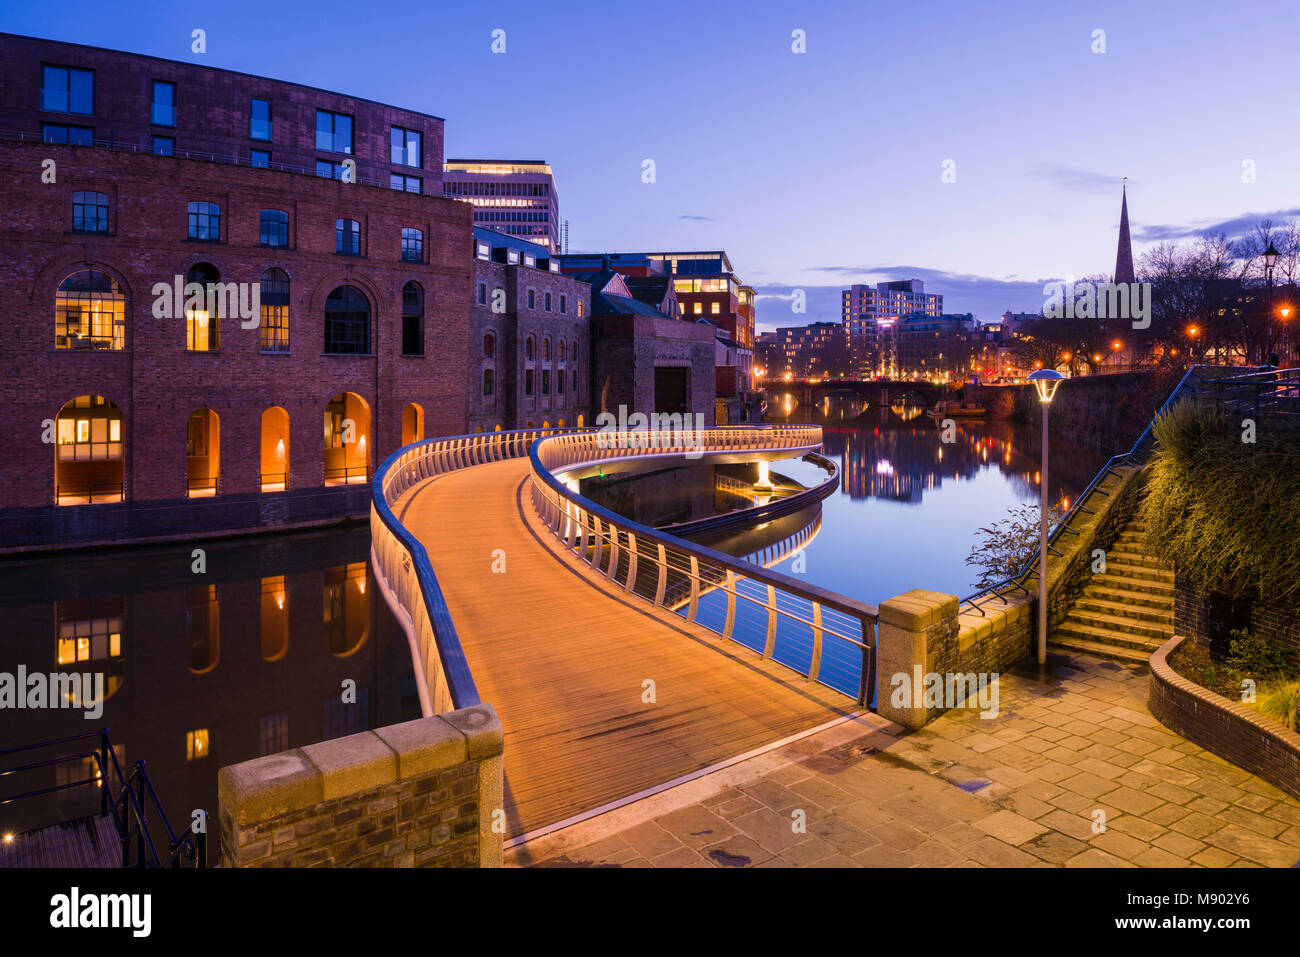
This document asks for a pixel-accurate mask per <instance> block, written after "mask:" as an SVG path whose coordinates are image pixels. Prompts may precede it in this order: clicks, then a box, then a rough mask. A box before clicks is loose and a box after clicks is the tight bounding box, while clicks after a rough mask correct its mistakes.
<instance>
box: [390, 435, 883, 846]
mask: <svg viewBox="0 0 1300 957" xmlns="http://www.w3.org/2000/svg"><path fill="white" fill-rule="evenodd" d="M680 438H681V437H680V433H678V434H669V433H662V435H660V434H656V433H648V435H647V434H643V435H642V442H641V444H639V445H638V444H635V443H634V444H630V445H626V446H615V447H607V446H613V443H612V442H610V441H609V440H608V437H607V436H604V435H602V434H601V433H599V432H596V431H594V430H578V431H568V432H556V431H553V430H552V431H545V432H541V431H526V432H499V433H491V434H481V435H474V436H464V437H460V438H455V439H435V440H430V441H427V442H422V443H417V444H416V445H412V446H407V447H405V448H403V449H401V450H399V451H398V452H396V453H394V454H393V455H392V456H391V457H390V458H389V459H388V460H387V461H386V462H385V463H384V464H383V466H381V468H380V469H379V471H378V473H377V475H376V478H375V482H374V500H373V508H372V514H371V527H372V533H373V545H372V557H373V559H374V567H375V570H376V577H377V579H378V581H379V585H380V587H381V589H382V590H383V591H384V594H385V597H386V599H387V600H388V602H389V605H390V606H391V607H392V608H393V611H394V613H395V614H396V616H397V617H398V619H399V621H400V622H401V624H402V625H403V627H404V629H405V630H406V632H407V635H408V637H409V638H410V639H411V642H412V652H413V656H414V658H415V660H416V662H417V667H416V672H417V678H418V683H419V685H420V696H421V706H422V708H423V710H424V713H425V714H426V715H431V714H438V713H444V712H447V711H451V710H455V709H460V708H466V707H472V706H475V705H478V704H480V703H481V702H486V703H490V704H491V705H492V706H493V707H494V708H495V709H496V711H497V713H498V715H499V716H500V719H501V724H502V726H503V728H504V732H505V743H504V808H503V810H504V812H505V823H506V832H505V836H506V837H507V838H508V839H512V843H514V842H518V841H519V840H521V839H525V838H527V837H528V836H530V835H533V834H537V833H541V832H545V831H548V830H552V829H554V828H555V827H557V826H561V825H563V824H564V823H566V822H568V821H569V820H571V819H573V818H576V817H580V816H582V815H584V814H587V813H590V812H592V811H594V810H596V809H599V808H602V807H606V806H609V805H611V804H617V803H620V802H622V801H624V800H627V799H630V798H632V797H633V796H636V795H639V794H644V793H646V792H647V791H653V790H656V789H660V788H662V787H663V786H666V785H667V784H668V783H669V782H674V781H676V780H679V779H682V778H684V777H688V776H690V775H692V774H695V773H698V772H701V771H702V770H703V769H706V768H709V767H711V766H714V765H716V764H718V763H720V762H724V761H729V760H731V759H735V758H737V757H739V756H741V755H744V754H746V753H748V752H752V751H755V750H758V749H761V748H765V747H768V746H771V745H773V744H774V743H776V742H777V741H780V740H782V739H786V738H789V737H792V736H795V735H798V734H802V733H805V732H808V731H810V730H811V729H813V728H816V727H819V726H821V725H823V724H826V723H827V722H829V721H832V720H836V719H838V718H839V717H840V716H843V715H845V714H849V713H853V712H856V711H858V710H860V709H861V708H862V707H863V703H864V702H865V701H866V700H867V697H868V696H867V695H865V694H864V693H863V689H864V688H868V687H872V686H873V685H874V677H873V675H872V674H871V672H872V665H871V660H872V659H871V654H872V648H873V644H874V636H875V622H876V609H875V608H874V607H873V606H869V605H866V604H862V603H858V602H856V601H852V600H850V599H846V598H844V597H843V596H840V595H835V594H833V593H830V592H825V591H823V590H821V589H818V588H816V587H815V586H812V585H810V584H808V583H807V582H804V581H801V580H798V579H795V578H792V577H789V576H785V575H782V574H779V573H776V572H772V571H770V570H768V569H766V568H764V564H771V563H775V561H777V560H780V558H782V557H784V555H785V554H788V552H789V551H790V550H794V549H797V548H798V547H801V546H802V545H803V544H806V541H807V540H808V539H809V538H810V537H811V536H812V535H813V534H815V533H816V528H817V526H818V523H819V521H820V513H819V509H818V508H817V507H816V506H815V505H814V504H811V503H810V504H809V505H808V507H807V509H806V510H805V511H804V512H803V513H800V514H797V515H790V514H785V516H784V517H783V518H775V519H773V521H772V524H773V526H774V527H776V528H779V529H781V531H780V534H781V535H782V536H784V537H783V538H782V540H780V541H774V542H770V543H769V544H767V545H766V546H764V547H763V548H761V549H760V552H759V554H757V555H755V556H753V557H754V558H756V561H753V562H751V561H745V560H741V559H736V558H732V557H730V556H728V555H724V554H722V553H720V552H716V551H713V550H711V549H708V548H706V547H703V546H699V545H694V544H692V543H689V542H686V541H684V540H682V539H679V538H676V537H674V536H672V535H668V534H665V533H662V532H657V531H656V530H654V529H651V528H648V527H646V526H642V525H638V524H636V523H633V522H630V521H628V520H626V519H624V518H622V517H621V516H619V515H617V514H615V513H612V512H609V511H608V510H606V509H603V508H601V507H600V506H598V505H596V504H595V503H593V502H591V501H589V500H587V499H585V498H583V497H582V496H581V495H579V494H578V492H577V488H578V479H579V478H580V477H582V476H585V475H589V474H597V473H599V472H604V473H605V474H608V473H610V472H615V471H618V470H620V469H625V468H628V467H637V468H644V467H646V466H647V465H658V464H669V463H672V464H681V461H682V459H683V458H685V457H688V456H689V457H690V458H700V457H704V458H707V459H708V460H710V461H731V462H736V461H755V460H761V461H764V462H766V461H768V460H775V459H781V458H788V457H791V456H795V455H803V454H806V453H812V452H814V451H815V450H816V449H818V448H820V446H821V430H820V428H817V427H760V428H742V429H709V430H702V431H700V432H698V433H695V434H694V437H693V438H692V439H691V443H692V444H691V445H690V446H689V447H688V448H683V447H682V445H681V443H680ZM823 464H824V465H825V467H827V468H828V470H829V471H830V473H831V480H834V478H835V472H834V465H833V464H831V463H829V462H828V461H825V460H823ZM814 491H815V490H814ZM783 511H784V512H785V513H789V512H790V505H789V504H788V503H785V504H784V506H783ZM810 514H811V516H812V517H811V518H809V517H808V516H809V515H810ZM480 813H481V814H484V815H486V814H488V813H490V811H489V809H480Z"/></svg>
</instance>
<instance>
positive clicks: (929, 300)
mask: <svg viewBox="0 0 1300 957" xmlns="http://www.w3.org/2000/svg"><path fill="white" fill-rule="evenodd" d="M942 314H943V296H941V295H938V294H936V293H927V292H926V291H925V283H924V282H922V281H921V280H919V279H904V280H896V281H892V282H880V283H876V285H875V286H867V285H862V284H855V285H853V286H850V287H849V288H848V289H845V290H844V291H843V292H842V293H841V317H842V321H843V323H844V327H845V329H847V330H848V334H849V339H850V342H851V345H852V348H853V351H854V353H855V355H856V357H857V361H858V363H859V369H858V371H859V373H860V374H862V375H884V376H888V375H897V373H898V356H897V354H896V353H895V352H894V343H895V339H894V336H893V332H892V330H893V327H894V326H895V325H896V324H897V323H898V322H899V321H901V320H902V319H904V318H907V317H909V316H927V317H931V318H938V317H939V316H940V315H942Z"/></svg>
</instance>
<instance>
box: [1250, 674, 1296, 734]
mask: <svg viewBox="0 0 1300 957" xmlns="http://www.w3.org/2000/svg"><path fill="white" fill-rule="evenodd" d="M1259 710H1260V712H1261V713H1263V714H1266V715H1268V716H1269V717H1270V718H1276V719H1277V720H1279V721H1281V722H1282V723H1283V724H1284V725H1286V726H1287V727H1288V728H1290V729H1291V730H1292V731H1296V730H1300V729H1298V728H1297V727H1296V725H1297V723H1300V681H1291V682H1288V683H1286V684H1283V685H1278V686H1277V687H1275V688H1271V689H1269V691H1268V692H1267V693H1266V694H1265V695H1264V697H1263V698H1261V699H1260V702H1259Z"/></svg>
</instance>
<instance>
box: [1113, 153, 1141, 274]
mask: <svg viewBox="0 0 1300 957" xmlns="http://www.w3.org/2000/svg"><path fill="white" fill-rule="evenodd" d="M1124 178H1125V180H1127V179H1128V177H1127V176H1126V177H1124ZM1136 279H1137V277H1136V276H1135V275H1134V273H1133V242H1132V240H1130V239H1129V234H1128V183H1127V182H1125V184H1124V199H1123V201H1122V202H1121V204H1120V208H1119V250H1118V251H1117V252H1116V253H1115V280H1114V281H1115V282H1117V283H1120V282H1135V281H1136Z"/></svg>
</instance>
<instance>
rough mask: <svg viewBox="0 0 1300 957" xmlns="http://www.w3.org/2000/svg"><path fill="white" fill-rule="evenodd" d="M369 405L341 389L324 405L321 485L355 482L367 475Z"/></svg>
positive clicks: (353, 393) (359, 397)
mask: <svg viewBox="0 0 1300 957" xmlns="http://www.w3.org/2000/svg"><path fill="white" fill-rule="evenodd" d="M369 466H370V406H369V405H368V404H367V403H366V400H365V399H363V398H361V396H359V395H357V394H356V393H355V392H342V393H340V394H339V395H336V396H334V398H332V399H330V401H329V405H327V406H326V407H325V484H326V485H357V484H360V483H362V482H365V481H366V480H367V478H369V476H370V467H369Z"/></svg>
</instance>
